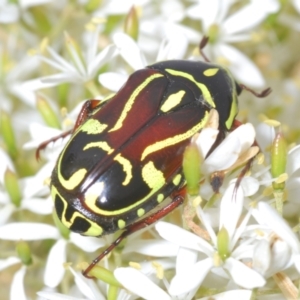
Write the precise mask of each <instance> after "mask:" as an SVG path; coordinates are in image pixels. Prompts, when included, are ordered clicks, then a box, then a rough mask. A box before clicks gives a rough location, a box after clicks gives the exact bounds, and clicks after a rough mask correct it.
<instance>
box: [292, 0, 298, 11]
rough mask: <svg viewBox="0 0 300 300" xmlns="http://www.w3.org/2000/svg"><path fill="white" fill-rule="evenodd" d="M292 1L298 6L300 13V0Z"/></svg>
mask: <svg viewBox="0 0 300 300" xmlns="http://www.w3.org/2000/svg"><path fill="white" fill-rule="evenodd" d="M292 3H293V4H294V7H295V8H296V10H297V11H298V13H299V14H300V1H299V0H292Z"/></svg>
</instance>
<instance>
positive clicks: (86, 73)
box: [24, 27, 116, 96]
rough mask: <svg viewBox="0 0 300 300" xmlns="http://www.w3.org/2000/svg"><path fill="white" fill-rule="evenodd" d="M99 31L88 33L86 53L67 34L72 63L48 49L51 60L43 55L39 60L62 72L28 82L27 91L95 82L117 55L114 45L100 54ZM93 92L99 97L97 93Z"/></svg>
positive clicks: (25, 84) (97, 28)
mask: <svg viewBox="0 0 300 300" xmlns="http://www.w3.org/2000/svg"><path fill="white" fill-rule="evenodd" d="M99 31H100V28H99V27H96V29H95V30H94V31H91V32H87V33H86V35H87V42H86V44H87V47H86V49H85V50H84V51H83V50H81V49H80V50H78V49H77V48H76V46H75V44H74V42H73V41H72V38H71V37H70V36H69V35H68V34H67V33H66V34H65V39H66V45H67V47H68V50H69V52H70V55H71V59H72V61H71V62H69V61H68V60H66V59H65V58H63V57H62V56H61V55H59V54H58V53H57V52H56V51H55V50H54V49H53V48H51V47H47V48H46V49H47V52H48V53H49V55H50V57H51V58H48V57H45V56H43V55H38V58H39V59H40V60H41V61H44V62H45V63H47V64H49V65H50V66H52V67H53V68H54V69H57V70H59V71H60V72H59V73H56V74H54V75H49V76H46V77H43V78H37V79H34V80H30V81H27V82H25V83H24V86H25V87H26V89H29V90H32V91H36V90H39V89H42V88H46V87H52V86H56V85H59V84H61V83H65V82H72V83H81V84H85V83H87V82H89V81H90V80H93V79H94V78H95V75H96V73H97V72H98V71H99V69H100V68H101V67H102V66H103V65H104V64H105V63H107V62H109V61H110V60H111V59H112V58H113V57H114V56H115V54H116V47H115V46H114V45H109V46H107V47H105V48H104V49H103V50H102V51H100V52H98V39H99ZM93 92H94V93H95V96H97V93H96V91H93Z"/></svg>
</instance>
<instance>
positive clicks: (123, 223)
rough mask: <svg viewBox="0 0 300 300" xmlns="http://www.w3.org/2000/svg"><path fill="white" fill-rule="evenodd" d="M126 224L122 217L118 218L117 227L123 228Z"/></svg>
mask: <svg viewBox="0 0 300 300" xmlns="http://www.w3.org/2000/svg"><path fill="white" fill-rule="evenodd" d="M125 226H126V222H125V221H124V220H122V219H120V220H118V227H119V229H123V228H125Z"/></svg>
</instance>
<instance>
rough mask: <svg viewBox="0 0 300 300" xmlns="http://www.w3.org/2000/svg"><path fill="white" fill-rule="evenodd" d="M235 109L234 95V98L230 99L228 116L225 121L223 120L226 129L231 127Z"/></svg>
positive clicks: (236, 109)
mask: <svg viewBox="0 0 300 300" xmlns="http://www.w3.org/2000/svg"><path fill="white" fill-rule="evenodd" d="M237 111H238V104H237V99H235V97H234V99H233V100H232V103H231V108H230V114H229V117H228V119H227V121H226V122H225V124H226V127H227V129H230V128H231V126H232V124H233V121H234V119H235V117H236V114H237Z"/></svg>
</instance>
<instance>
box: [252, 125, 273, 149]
mask: <svg viewBox="0 0 300 300" xmlns="http://www.w3.org/2000/svg"><path fill="white" fill-rule="evenodd" d="M274 138H275V129H274V127H273V126H269V125H267V124H266V123H260V124H259V125H258V126H256V140H257V142H258V145H259V147H260V149H261V150H262V151H263V152H266V151H267V149H268V148H269V147H270V146H271V145H272V142H273V140H274Z"/></svg>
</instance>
